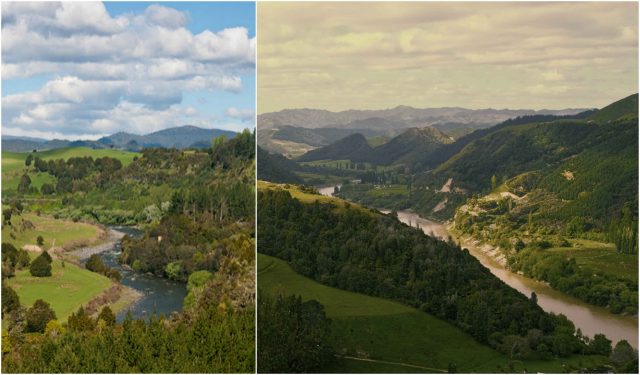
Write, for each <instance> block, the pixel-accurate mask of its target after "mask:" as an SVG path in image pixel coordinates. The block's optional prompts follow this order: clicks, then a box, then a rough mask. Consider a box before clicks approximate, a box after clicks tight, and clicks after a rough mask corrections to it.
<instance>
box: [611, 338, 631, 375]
mask: <svg viewBox="0 0 640 375" xmlns="http://www.w3.org/2000/svg"><path fill="white" fill-rule="evenodd" d="M610 358H611V362H613V364H614V365H616V367H617V368H618V369H620V370H621V372H629V373H637V372H638V371H637V366H638V365H637V361H638V353H637V352H636V351H635V350H633V347H632V346H631V345H629V342H627V340H621V341H618V343H617V344H616V347H615V348H613V351H612V352H611V357H610ZM633 362H636V364H635V366H636V369H635V371H633V369H631V368H629V367H630V366H629V365H631V367H632V366H633Z"/></svg>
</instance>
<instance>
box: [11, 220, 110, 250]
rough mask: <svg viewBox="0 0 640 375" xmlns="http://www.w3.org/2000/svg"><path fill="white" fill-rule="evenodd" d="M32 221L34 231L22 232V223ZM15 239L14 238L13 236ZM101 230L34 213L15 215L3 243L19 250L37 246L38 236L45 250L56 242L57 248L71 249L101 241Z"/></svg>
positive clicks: (92, 226) (84, 224)
mask: <svg viewBox="0 0 640 375" xmlns="http://www.w3.org/2000/svg"><path fill="white" fill-rule="evenodd" d="M24 220H27V221H30V222H31V223H33V225H34V226H35V228H34V229H29V230H22V228H21V227H22V222H23V221H24ZM12 234H13V236H14V237H15V238H13V237H12V236H11V235H12ZM100 234H101V229H100V228H99V227H98V226H95V225H91V224H87V223H74V222H73V221H71V220H60V219H54V218H52V217H49V216H44V215H42V216H37V215H36V214H34V213H23V214H22V215H19V216H17V215H13V216H12V218H11V226H9V225H5V226H4V227H3V228H2V241H3V242H9V243H11V244H13V245H14V246H16V247H17V248H22V247H23V246H24V245H35V244H36V243H37V238H38V236H42V237H43V239H44V246H43V247H44V248H45V249H48V248H50V247H51V246H52V245H53V241H54V240H55V246H56V247H71V246H73V245H77V244H80V243H82V244H89V243H95V242H98V241H99V236H100Z"/></svg>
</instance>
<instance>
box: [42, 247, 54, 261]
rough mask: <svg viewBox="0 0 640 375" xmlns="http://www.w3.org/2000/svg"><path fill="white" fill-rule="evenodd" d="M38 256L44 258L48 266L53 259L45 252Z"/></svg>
mask: <svg viewBox="0 0 640 375" xmlns="http://www.w3.org/2000/svg"><path fill="white" fill-rule="evenodd" d="M40 256H41V257H44V259H46V260H47V262H49V264H51V262H53V258H51V255H49V253H48V252H47V250H45V251H43V252H42V254H40Z"/></svg>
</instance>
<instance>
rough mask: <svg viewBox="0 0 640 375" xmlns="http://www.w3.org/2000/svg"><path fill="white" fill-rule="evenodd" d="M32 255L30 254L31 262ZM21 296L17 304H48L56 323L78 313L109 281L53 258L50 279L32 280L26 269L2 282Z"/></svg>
mask: <svg viewBox="0 0 640 375" xmlns="http://www.w3.org/2000/svg"><path fill="white" fill-rule="evenodd" d="M34 256H35V254H32V259H33V258H34ZM5 282H7V285H9V286H10V287H12V288H13V289H14V290H15V291H16V293H18V296H19V297H20V304H22V306H25V307H30V306H31V305H33V303H34V302H35V301H36V300H37V299H43V300H45V301H47V302H48V303H49V304H50V305H51V307H52V308H53V310H54V311H55V312H56V316H57V317H58V320H61V321H66V320H67V317H68V316H69V315H70V314H71V313H72V312H75V311H76V310H78V308H79V307H80V306H81V305H84V304H86V303H87V302H89V301H90V300H91V299H92V298H93V297H95V296H97V295H98V294H100V293H102V292H103V291H105V290H106V289H107V288H109V287H110V286H111V283H112V282H111V280H109V279H108V278H107V277H105V276H103V275H100V274H98V273H95V272H91V271H88V270H86V269H83V268H80V267H78V266H76V265H74V264H73V263H70V262H65V265H64V267H63V266H62V262H61V261H60V260H58V259H54V261H53V264H52V270H51V277H33V276H31V274H30V273H29V270H28V269H24V270H20V271H16V276H15V277H13V278H11V279H9V280H7V281H5Z"/></svg>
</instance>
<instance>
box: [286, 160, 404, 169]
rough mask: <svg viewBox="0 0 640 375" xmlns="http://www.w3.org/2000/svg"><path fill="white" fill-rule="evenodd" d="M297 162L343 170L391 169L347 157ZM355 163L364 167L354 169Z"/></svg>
mask: <svg viewBox="0 0 640 375" xmlns="http://www.w3.org/2000/svg"><path fill="white" fill-rule="evenodd" d="M352 163H353V168H352V166H351V164H352ZM299 164H300V165H309V166H312V167H322V168H333V169H344V170H350V171H358V170H360V171H362V170H367V171H370V170H374V171H383V170H390V169H393V168H392V167H389V166H383V165H375V164H372V163H368V162H364V163H355V162H352V161H351V160H348V159H342V160H332V159H326V160H314V161H302V162H299ZM356 164H360V165H361V166H364V169H356V168H355V165H356Z"/></svg>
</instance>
